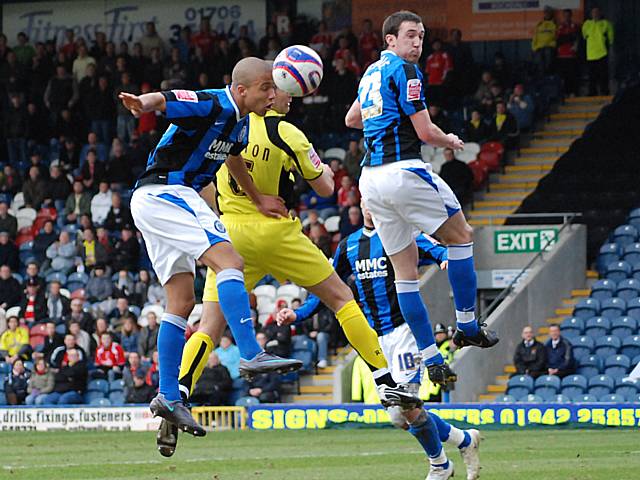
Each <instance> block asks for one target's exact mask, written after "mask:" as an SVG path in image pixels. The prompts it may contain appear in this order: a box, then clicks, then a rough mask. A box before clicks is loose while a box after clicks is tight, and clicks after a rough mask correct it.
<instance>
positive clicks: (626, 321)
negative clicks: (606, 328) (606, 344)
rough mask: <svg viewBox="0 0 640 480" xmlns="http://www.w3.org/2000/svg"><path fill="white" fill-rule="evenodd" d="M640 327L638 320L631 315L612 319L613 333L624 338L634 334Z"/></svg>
mask: <svg viewBox="0 0 640 480" xmlns="http://www.w3.org/2000/svg"><path fill="white" fill-rule="evenodd" d="M637 328H638V322H636V319H635V318H631V317H618V318H614V319H613V320H611V335H615V336H616V337H618V338H619V339H623V338H625V337H627V336H629V335H633V334H634V333H635V332H636V330H637Z"/></svg>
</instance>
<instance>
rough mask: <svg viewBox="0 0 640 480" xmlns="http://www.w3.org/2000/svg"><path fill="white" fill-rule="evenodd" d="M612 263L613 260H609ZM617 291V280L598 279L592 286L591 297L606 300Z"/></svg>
mask: <svg viewBox="0 0 640 480" xmlns="http://www.w3.org/2000/svg"><path fill="white" fill-rule="evenodd" d="M609 263H611V262H609ZM615 291H616V282H614V281H612V280H606V279H605V280H598V281H597V282H596V283H594V284H593V286H592V287H591V295H590V297H591V298H595V299H596V300H604V299H605V298H611V297H613V295H614V293H615Z"/></svg>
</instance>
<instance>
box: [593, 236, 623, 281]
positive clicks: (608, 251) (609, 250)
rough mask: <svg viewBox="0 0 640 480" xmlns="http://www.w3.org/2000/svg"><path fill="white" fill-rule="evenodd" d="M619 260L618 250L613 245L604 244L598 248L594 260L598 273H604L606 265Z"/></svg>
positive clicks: (616, 246)
mask: <svg viewBox="0 0 640 480" xmlns="http://www.w3.org/2000/svg"><path fill="white" fill-rule="evenodd" d="M619 260H620V249H619V248H618V245H616V244H615V243H605V244H604V245H602V246H601V247H600V252H599V254H598V258H597V260H596V268H597V270H598V272H599V273H601V274H602V273H604V272H605V271H606V268H607V265H609V264H611V263H612V262H617V261H619Z"/></svg>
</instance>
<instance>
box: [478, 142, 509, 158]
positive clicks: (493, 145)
mask: <svg viewBox="0 0 640 480" xmlns="http://www.w3.org/2000/svg"><path fill="white" fill-rule="evenodd" d="M480 151H481V152H495V153H497V154H498V155H499V156H500V160H502V156H503V155H504V146H503V145H502V144H501V143H500V142H487V143H484V144H483V145H482V146H481V147H480Z"/></svg>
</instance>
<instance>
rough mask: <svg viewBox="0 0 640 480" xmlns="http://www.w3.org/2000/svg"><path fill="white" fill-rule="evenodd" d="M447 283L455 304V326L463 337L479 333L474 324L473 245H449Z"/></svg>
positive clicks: (475, 290)
mask: <svg viewBox="0 0 640 480" xmlns="http://www.w3.org/2000/svg"><path fill="white" fill-rule="evenodd" d="M448 272H449V283H450V284H451V289H452V290H453V301H454V303H455V304H456V320H457V321H456V325H457V327H458V328H459V329H460V330H462V331H463V332H464V334H465V335H468V336H474V335H476V334H477V333H478V332H479V330H480V329H479V327H478V323H477V322H476V314H475V309H476V294H477V289H478V286H477V280H476V271H475V268H474V266H473V243H466V244H463V245H449V268H448Z"/></svg>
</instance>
